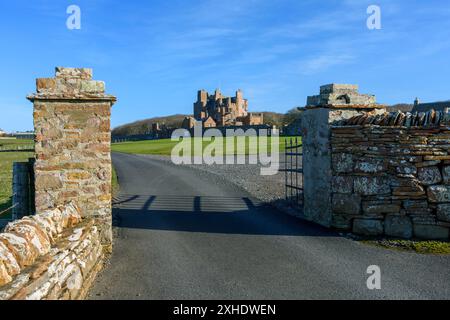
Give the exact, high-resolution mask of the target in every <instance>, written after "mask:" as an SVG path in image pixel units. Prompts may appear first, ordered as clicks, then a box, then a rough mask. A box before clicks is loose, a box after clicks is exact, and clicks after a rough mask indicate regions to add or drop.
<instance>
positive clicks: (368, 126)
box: [331, 124, 450, 130]
mask: <svg viewBox="0 0 450 320" xmlns="http://www.w3.org/2000/svg"><path fill="white" fill-rule="evenodd" d="M372 128H379V129H386V130H450V126H449V125H442V124H441V125H432V126H416V127H405V126H380V125H374V124H364V125H331V129H332V130H335V129H337V130H339V129H342V130H346V129H355V130H356V129H372Z"/></svg>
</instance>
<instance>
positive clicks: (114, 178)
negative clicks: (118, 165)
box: [111, 166, 119, 196]
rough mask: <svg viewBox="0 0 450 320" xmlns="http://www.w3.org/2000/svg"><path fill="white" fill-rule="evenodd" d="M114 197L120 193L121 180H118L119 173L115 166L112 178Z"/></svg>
mask: <svg viewBox="0 0 450 320" xmlns="http://www.w3.org/2000/svg"><path fill="white" fill-rule="evenodd" d="M111 186H112V195H113V196H114V195H116V194H117V193H118V192H119V179H118V178H117V172H116V169H115V168H114V166H113V167H112V176H111Z"/></svg>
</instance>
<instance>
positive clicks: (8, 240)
mask: <svg viewBox="0 0 450 320" xmlns="http://www.w3.org/2000/svg"><path fill="white" fill-rule="evenodd" d="M81 221H82V218H81V212H80V209H79V208H78V207H77V206H76V205H75V204H74V203H73V202H70V203H68V204H67V205H65V206H63V207H60V208H55V209H49V210H48V211H45V212H42V213H39V214H36V215H34V216H26V217H24V218H22V219H20V220H15V221H12V222H10V223H8V225H7V226H6V228H5V230H4V232H3V233H0V287H1V286H3V285H6V284H8V283H10V282H11V281H13V279H14V277H15V276H17V275H19V274H20V273H21V272H22V270H23V269H25V268H26V267H28V266H31V265H33V264H34V263H35V262H36V260H37V259H38V258H39V257H41V256H44V255H46V254H47V253H49V252H50V250H51V248H52V246H53V245H54V244H55V241H56V240H57V239H58V238H59V237H60V235H61V234H62V233H63V232H64V230H65V229H67V228H71V227H74V226H76V225H78V224H79V223H80V222H81Z"/></svg>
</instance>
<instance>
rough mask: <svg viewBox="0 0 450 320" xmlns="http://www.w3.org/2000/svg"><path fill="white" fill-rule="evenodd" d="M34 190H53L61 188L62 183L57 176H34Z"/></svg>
mask: <svg viewBox="0 0 450 320" xmlns="http://www.w3.org/2000/svg"><path fill="white" fill-rule="evenodd" d="M35 186H36V190H53V189H59V188H62V186H63V182H62V180H61V176H60V175H59V174H38V175H36V184H35Z"/></svg>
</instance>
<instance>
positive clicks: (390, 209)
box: [363, 202, 400, 215]
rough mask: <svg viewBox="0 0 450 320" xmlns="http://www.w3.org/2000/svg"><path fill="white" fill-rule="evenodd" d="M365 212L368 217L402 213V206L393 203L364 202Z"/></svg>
mask: <svg viewBox="0 0 450 320" xmlns="http://www.w3.org/2000/svg"><path fill="white" fill-rule="evenodd" d="M363 212H364V214H368V215H376V214H388V213H400V205H399V204H392V203H384V204H379V203H376V202H375V203H373V202H363Z"/></svg>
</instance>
